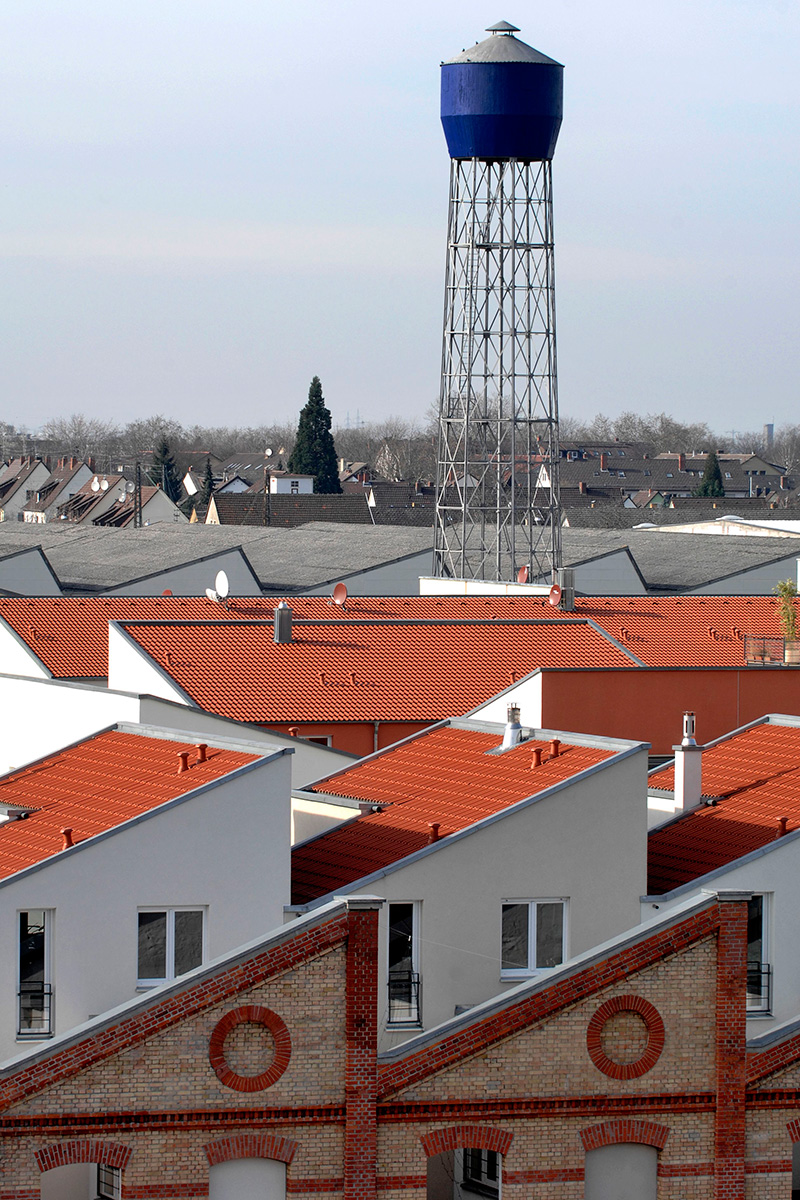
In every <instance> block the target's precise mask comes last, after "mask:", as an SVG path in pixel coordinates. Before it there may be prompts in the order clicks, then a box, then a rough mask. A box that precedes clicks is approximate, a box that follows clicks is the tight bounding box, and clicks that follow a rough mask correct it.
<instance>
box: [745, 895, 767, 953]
mask: <svg viewBox="0 0 800 1200" xmlns="http://www.w3.org/2000/svg"><path fill="white" fill-rule="evenodd" d="M763 953H764V897H763V896H752V897H751V898H750V899H749V900H748V902H747V961H748V962H757V963H760V962H763V961H764V960H763V957H762V955H763Z"/></svg>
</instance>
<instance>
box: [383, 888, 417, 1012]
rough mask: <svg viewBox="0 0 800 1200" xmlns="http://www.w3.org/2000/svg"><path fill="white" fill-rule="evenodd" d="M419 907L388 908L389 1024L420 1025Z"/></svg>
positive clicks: (411, 905) (413, 905)
mask: <svg viewBox="0 0 800 1200" xmlns="http://www.w3.org/2000/svg"><path fill="white" fill-rule="evenodd" d="M418 925H419V905H418V904H415V903H414V902H413V901H410V902H407V903H403V904H390V905H389V1024H390V1025H419V1024H420V1020H421V1008H420V977H419V930H418Z"/></svg>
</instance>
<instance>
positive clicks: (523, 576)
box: [517, 567, 528, 583]
mask: <svg viewBox="0 0 800 1200" xmlns="http://www.w3.org/2000/svg"><path fill="white" fill-rule="evenodd" d="M527 582H528V568H527V567H520V569H519V570H518V571H517V583H527Z"/></svg>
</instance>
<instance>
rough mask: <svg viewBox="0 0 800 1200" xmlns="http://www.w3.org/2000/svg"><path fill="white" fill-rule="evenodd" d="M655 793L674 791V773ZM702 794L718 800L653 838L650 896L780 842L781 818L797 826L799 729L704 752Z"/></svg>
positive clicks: (761, 728) (751, 735)
mask: <svg viewBox="0 0 800 1200" xmlns="http://www.w3.org/2000/svg"><path fill="white" fill-rule="evenodd" d="M649 785H650V787H654V788H663V789H664V790H666V791H672V789H673V786H674V769H673V767H672V766H669V767H665V768H664V769H663V770H662V771H658V772H654V773H653V774H652V775H651V776H650V779H649ZM703 794H704V795H706V796H718V797H720V799H719V801H718V803H717V805H716V807H715V808H705V807H703V808H697V809H693V810H691V811H690V812H688V813H687V814H686V815H685V816H683V817H681V818H680V819H678V820H676V821H672V822H670V823H669V824H668V825H665V826H663V827H662V828H660V829H654V830H652V831H651V833H650V836H649V850H648V890H649V892H650V893H651V894H653V895H655V894H657V893H661V892H667V891H670V890H671V889H672V888H675V887H679V886H680V885H681V884H682V883H688V882H690V881H691V880H692V879H696V878H697V877H698V876H699V875H705V874H706V872H708V871H713V870H716V869H717V868H718V867H723V866H725V864H726V863H729V862H733V860H734V859H737V858H740V857H741V856H742V855H743V854H749V853H750V851H751V850H757V849H758V848H759V847H760V846H765V845H767V844H768V843H769V842H771V841H773V840H774V838H775V834H776V830H777V819H778V817H788V818H789V826H788V828H789V830H790V831H791V830H792V829H797V828H798V827H800V728H798V727H796V726H789V725H778V724H772V723H769V724H763V725H757V726H755V727H754V728H753V729H746V730H744V731H743V732H742V733H738V734H735V735H734V736H733V737H730V738H726V739H725V741H722V742H718V743H717V744H716V745H712V746H710V747H709V748H708V749H707V750H704V751H703Z"/></svg>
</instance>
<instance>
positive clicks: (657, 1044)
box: [586, 996, 664, 1079]
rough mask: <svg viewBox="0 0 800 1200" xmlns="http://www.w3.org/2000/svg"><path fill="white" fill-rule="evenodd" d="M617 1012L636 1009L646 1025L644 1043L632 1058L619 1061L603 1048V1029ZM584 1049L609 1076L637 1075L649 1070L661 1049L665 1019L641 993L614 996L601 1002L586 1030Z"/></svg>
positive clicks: (625, 1077)
mask: <svg viewBox="0 0 800 1200" xmlns="http://www.w3.org/2000/svg"><path fill="white" fill-rule="evenodd" d="M618 1013H635V1014H636V1016H637V1017H640V1018H641V1019H642V1021H643V1022H644V1024H645V1027H646V1029H647V1045H646V1047H645V1049H644V1051H643V1053H642V1054H641V1055H640V1056H639V1058H637V1059H636V1060H635V1062H627V1063H619V1062H614V1060H613V1059H611V1058H609V1057H608V1055H607V1054H606V1053H605V1051H604V1050H603V1040H602V1039H603V1029H604V1028H605V1026H606V1024H607V1022H608V1021H610V1020H611V1018H612V1017H615V1016H616V1015H617V1014H618ZM586 1049H587V1050H588V1051H589V1057H590V1058H591V1060H592V1062H593V1063H594V1065H595V1066H596V1067H597V1069H598V1071H602V1072H603V1074H604V1075H608V1076H609V1078H611V1079H638V1078H639V1076H640V1075H644V1074H646V1072H647V1071H649V1070H651V1069H652V1068H653V1067H654V1066H655V1065H656V1063H657V1062H658V1060H659V1058H660V1057H661V1051H662V1050H663V1049H664V1022H663V1021H662V1020H661V1014H660V1013H659V1011H658V1009H657V1008H656V1007H655V1006H654V1005H652V1004H651V1003H650V1001H649V1000H645V999H643V998H642V997H641V996H614V998H613V999H612V1000H606V1002H605V1004H601V1005H600V1007H599V1008H598V1009H597V1011H596V1012H595V1013H594V1015H593V1016H592V1019H591V1020H590V1022H589V1027H588V1029H587V1030H586Z"/></svg>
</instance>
